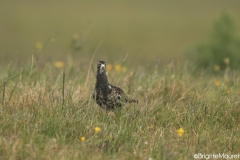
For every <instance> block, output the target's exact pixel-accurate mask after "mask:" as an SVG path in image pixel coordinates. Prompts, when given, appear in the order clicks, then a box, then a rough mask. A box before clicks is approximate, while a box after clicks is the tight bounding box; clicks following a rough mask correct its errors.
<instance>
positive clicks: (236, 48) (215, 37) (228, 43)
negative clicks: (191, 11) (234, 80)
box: [189, 14, 240, 70]
mask: <svg viewBox="0 0 240 160" xmlns="http://www.w3.org/2000/svg"><path fill="white" fill-rule="evenodd" d="M189 54H193V55H190V56H192V58H193V61H194V63H195V64H197V65H199V66H200V67H205V68H207V67H212V68H213V69H214V67H213V66H215V70H220V69H221V70H224V69H226V68H227V67H231V68H233V69H237V68H239V67H240V63H239V61H240V37H237V34H236V31H235V26H234V22H233V20H232V19H231V17H230V16H229V15H227V14H224V15H222V16H221V17H220V19H219V20H218V21H217V22H216V23H215V24H214V30H213V33H212V37H211V41H210V42H208V43H205V44H201V45H199V46H197V47H196V49H194V50H193V51H191V52H190V53H189ZM230 61H231V63H230V64H229V62H230ZM218 68H219V69H218Z"/></svg>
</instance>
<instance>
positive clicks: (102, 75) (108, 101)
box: [92, 61, 138, 110]
mask: <svg viewBox="0 0 240 160" xmlns="http://www.w3.org/2000/svg"><path fill="white" fill-rule="evenodd" d="M96 79H97V80H96V85H95V90H94V92H93V95H92V96H93V99H94V100H95V101H96V103H97V104H98V105H99V106H100V107H101V108H104V109H106V110H109V109H113V110H114V109H117V108H121V107H122V104H123V103H126V102H128V103H138V101H137V100H132V99H128V97H127V96H126V94H125V93H124V91H123V90H122V89H120V88H118V87H116V86H113V85H111V84H109V83H108V78H107V75H106V63H105V62H104V61H99V62H98V65H97V76H96Z"/></svg>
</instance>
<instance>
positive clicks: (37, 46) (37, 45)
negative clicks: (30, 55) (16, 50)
mask: <svg viewBox="0 0 240 160" xmlns="http://www.w3.org/2000/svg"><path fill="white" fill-rule="evenodd" d="M35 48H36V49H37V50H41V49H42V48H43V45H42V43H41V42H37V43H35Z"/></svg>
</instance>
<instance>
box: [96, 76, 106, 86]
mask: <svg viewBox="0 0 240 160" xmlns="http://www.w3.org/2000/svg"><path fill="white" fill-rule="evenodd" d="M106 86H108V78H107V75H106V74H105V73H103V74H97V83H96V87H100V88H102V87H106Z"/></svg>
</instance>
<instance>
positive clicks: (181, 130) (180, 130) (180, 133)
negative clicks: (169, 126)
mask: <svg viewBox="0 0 240 160" xmlns="http://www.w3.org/2000/svg"><path fill="white" fill-rule="evenodd" d="M177 133H178V135H179V137H182V135H183V133H184V129H183V128H182V127H181V128H179V129H178V130H177Z"/></svg>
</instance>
